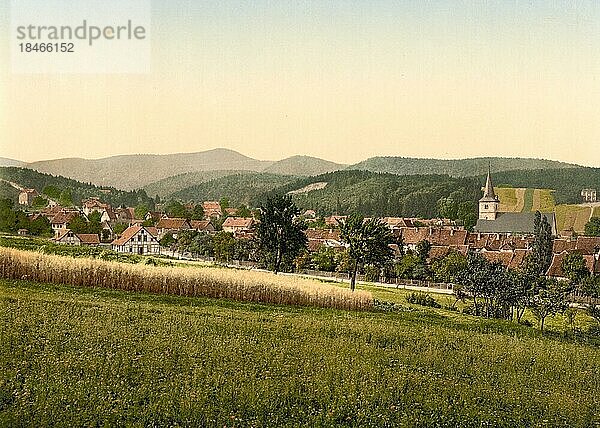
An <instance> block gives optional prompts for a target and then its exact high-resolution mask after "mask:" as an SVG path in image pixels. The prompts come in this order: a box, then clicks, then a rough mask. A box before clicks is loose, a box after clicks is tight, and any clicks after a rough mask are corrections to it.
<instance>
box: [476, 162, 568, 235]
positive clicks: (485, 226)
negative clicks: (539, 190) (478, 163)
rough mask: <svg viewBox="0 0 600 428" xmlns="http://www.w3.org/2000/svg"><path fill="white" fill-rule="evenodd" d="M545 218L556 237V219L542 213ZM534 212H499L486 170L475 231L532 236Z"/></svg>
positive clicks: (553, 216)
mask: <svg viewBox="0 0 600 428" xmlns="http://www.w3.org/2000/svg"><path fill="white" fill-rule="evenodd" d="M542 216H543V217H546V220H548V223H550V227H551V228H552V235H556V217H555V215H554V213H542ZM534 218H535V213H534V212H520V213H517V212H501V211H500V199H499V198H498V196H497V195H496V193H495V192H494V185H493V183H492V174H491V171H490V169H488V174H487V179H486V183H485V187H484V188H483V197H482V198H481V199H480V200H479V219H478V220H477V224H476V225H475V231H476V232H481V233H505V234H510V235H530V234H533V222H534Z"/></svg>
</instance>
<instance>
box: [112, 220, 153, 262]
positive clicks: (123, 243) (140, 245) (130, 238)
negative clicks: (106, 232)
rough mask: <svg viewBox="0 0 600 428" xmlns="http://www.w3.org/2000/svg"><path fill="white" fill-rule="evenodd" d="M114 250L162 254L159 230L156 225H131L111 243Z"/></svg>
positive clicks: (130, 252) (141, 253)
mask: <svg viewBox="0 0 600 428" xmlns="http://www.w3.org/2000/svg"><path fill="white" fill-rule="evenodd" d="M111 247H112V249H113V250H115V251H118V252H120V253H129V254H140V255H143V254H160V244H159V242H158V231H157V230H156V228H154V227H146V226H130V227H128V228H127V229H125V231H123V233H122V234H121V236H120V237H119V238H117V239H115V240H114V241H113V242H112V243H111Z"/></svg>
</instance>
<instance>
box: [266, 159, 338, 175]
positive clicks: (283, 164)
mask: <svg viewBox="0 0 600 428" xmlns="http://www.w3.org/2000/svg"><path fill="white" fill-rule="evenodd" d="M346 167H347V165H342V164H339V163H335V162H330V161H327V160H324V159H319V158H315V157H312V156H292V157H289V158H286V159H282V160H280V161H277V162H274V163H273V164H272V165H270V166H268V167H267V168H265V169H264V170H263V172H268V173H271V174H282V175H296V176H309V175H319V174H325V173H327V172H333V171H338V170H340V169H344V168H346Z"/></svg>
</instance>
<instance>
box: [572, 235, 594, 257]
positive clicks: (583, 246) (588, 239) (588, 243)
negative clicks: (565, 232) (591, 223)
mask: <svg viewBox="0 0 600 428" xmlns="http://www.w3.org/2000/svg"><path fill="white" fill-rule="evenodd" d="M575 248H576V249H577V250H579V251H580V252H581V254H597V253H598V251H600V236H578V237H577V244H576V246H575Z"/></svg>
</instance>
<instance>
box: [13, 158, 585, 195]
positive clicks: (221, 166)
mask: <svg viewBox="0 0 600 428" xmlns="http://www.w3.org/2000/svg"><path fill="white" fill-rule="evenodd" d="M490 163H491V167H492V172H501V171H512V170H539V169H558V168H578V167H579V166H578V165H573V164H569V163H564V162H558V161H550V160H545V159H527V158H496V157H481V158H472V159H450V160H444V159H421V158H405V157H373V158H369V159H366V160H364V161H362V162H359V163H357V164H354V165H350V166H347V165H343V164H339V163H335V162H331V161H327V160H324V159H319V158H315V157H312V156H292V157H289V158H286V159H282V160H279V161H263V160H258V159H253V158H250V157H248V156H245V155H243V154H241V153H238V152H236V151H234V150H229V149H222V148H220V149H213V150H207V151H203V152H196V153H177V154H168V155H150V154H140V155H121V156H112V157H108V158H102V159H81V158H67V159H55V160H46V161H38V162H32V163H29V164H24V165H22V166H23V167H26V168H30V169H34V170H36V171H39V172H44V173H47V174H52V175H61V176H64V177H68V178H72V179H74V180H78V181H81V182H86V183H93V184H95V185H98V186H111V187H116V188H120V189H125V190H132V189H138V188H144V189H146V190H147V191H148V193H149V194H150V195H155V194H159V195H161V196H163V195H168V194H174V193H176V192H178V191H181V190H183V189H186V188H188V187H191V186H194V185H198V184H201V183H203V182H206V181H207V180H210V179H214V178H218V177H224V176H227V175H231V174H234V173H242V172H260V173H268V174H276V175H290V176H297V177H302V176H316V175H321V174H326V173H329V172H335V171H338V170H344V169H346V170H363V171H370V172H377V173H390V174H397V175H415V174H416V175H424V174H443V175H444V174H445V175H449V176H451V177H469V176H479V175H481V174H484V173H486V172H487V169H488V165H489V164H490ZM209 172H210V173H209ZM204 174H206V177H204Z"/></svg>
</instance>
